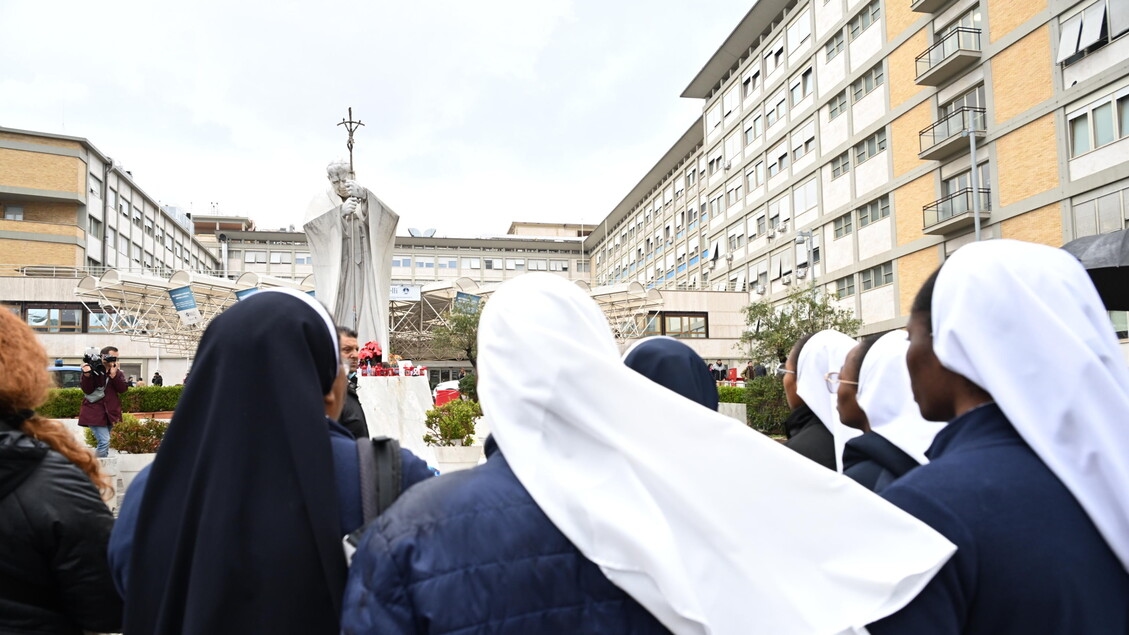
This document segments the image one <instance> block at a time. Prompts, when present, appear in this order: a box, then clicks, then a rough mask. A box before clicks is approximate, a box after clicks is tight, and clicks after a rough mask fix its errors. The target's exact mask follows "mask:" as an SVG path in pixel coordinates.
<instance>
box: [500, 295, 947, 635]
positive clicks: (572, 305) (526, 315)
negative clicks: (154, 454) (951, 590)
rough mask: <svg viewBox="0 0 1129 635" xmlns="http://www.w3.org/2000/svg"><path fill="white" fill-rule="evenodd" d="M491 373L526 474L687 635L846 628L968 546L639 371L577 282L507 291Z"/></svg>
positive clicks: (571, 532) (911, 591)
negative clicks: (956, 544)
mask: <svg viewBox="0 0 1129 635" xmlns="http://www.w3.org/2000/svg"><path fill="white" fill-rule="evenodd" d="M478 369H479V372H480V375H479V394H480V395H481V396H482V404H483V409H484V411H485V413H486V414H487V416H489V417H490V418H491V421H492V424H493V430H494V436H495V439H496V440H497V443H498V446H499V447H500V448H501V450H502V452H503V453H504V454H505V456H506V459H507V461H508V462H509V464H510V466H511V467H512V469H513V471H514V474H515V475H516V476H517V478H518V480H520V481H521V483H522V485H523V486H525V488H526V489H527V490H528V491H529V493H530V495H531V496H532V497H533V499H534V500H535V501H536V502H537V504H538V506H540V507H541V509H542V510H544V512H545V514H546V515H548V517H549V518H550V519H551V520H552V521H553V524H554V525H556V527H557V528H558V529H559V530H560V531H561V532H562V533H564V535H565V536H567V537H568V539H569V540H571V541H572V542H573V544H575V545H576V546H577V547H578V548H579V549H580V551H581V552H582V553H583V554H584V555H585V556H586V557H588V558H589V559H591V560H592V561H593V562H595V563H596V564H597V565H599V566H600V568H601V570H602V571H603V572H604V574H605V575H607V576H608V578H609V579H610V580H611V581H612V582H613V583H614V584H615V585H617V586H619V587H620V588H622V589H624V590H625V591H626V592H627V593H629V594H630V595H631V596H632V597H634V598H635V599H636V600H637V601H639V603H640V604H642V605H643V606H644V607H645V608H646V609H647V610H648V611H650V612H651V613H652V614H653V615H654V616H655V617H656V618H657V619H658V620H659V621H660V622H662V623H663V624H664V625H665V626H666V627H667V628H670V629H671V630H672V631H674V632H675V633H679V634H683V633H694V634H704V633H712V634H715V635H718V634H721V635H725V634H741V635H744V634H746V633H773V634H775V635H789V634H792V633H796V634H799V633H803V634H804V635H813V634H815V635H818V634H832V633H840V632H845V631H847V630H848V629H851V628H854V627H859V626H863V625H865V624H868V623H870V622H872V621H874V620H876V619H879V618H881V617H882V616H885V615H889V614H890V613H893V612H894V611H896V610H898V609H899V608H900V607H902V606H904V605H905V604H906V603H908V602H909V600H911V599H912V598H913V597H914V596H915V595H916V594H917V593H918V592H919V591H920V590H921V588H922V587H923V586H924V585H925V584H926V583H927V582H928V581H929V579H930V578H932V577H933V574H934V573H935V572H936V571H937V569H939V568H940V567H941V565H943V564H944V562H945V561H946V560H947V559H948V557H949V556H950V555H951V554H952V551H953V546H952V545H951V543H949V542H948V541H947V540H945V539H944V538H943V537H942V536H941V535H939V534H937V533H936V532H934V531H933V530H932V529H929V528H928V527H927V526H925V525H924V524H923V523H921V522H919V521H917V520H916V519H914V518H913V517H911V516H909V515H908V514H905V513H903V512H902V511H900V510H898V509H897V508H895V507H894V506H893V505H890V504H888V503H887V502H886V501H883V500H882V499H880V498H878V497H876V496H874V495H873V494H871V493H870V492H867V491H866V490H864V489H863V488H862V487H859V486H858V485H857V484H855V483H854V482H853V481H851V480H850V479H847V478H844V477H842V476H840V475H838V474H833V473H831V472H829V471H828V470H827V469H825V468H823V467H821V466H819V465H817V464H815V463H813V462H811V461H810V460H808V459H806V458H804V457H802V456H800V455H798V454H796V453H795V452H792V451H791V450H788V449H787V448H784V447H782V446H781V445H780V444H779V443H777V442H775V441H773V440H771V439H769V438H768V437H765V436H763V435H761V434H759V433H757V432H754V431H753V430H751V429H750V428H749V427H747V426H744V425H741V424H740V423H739V422H737V421H735V420H733V419H731V418H729V417H726V416H724V415H721V414H718V413H717V412H714V411H712V410H709V409H708V408H705V407H702V406H700V405H699V404H697V403H694V402H692V401H690V400H688V399H685V398H683V397H680V396H679V395H677V394H675V393H674V392H672V391H670V390H667V389H666V388H664V387H662V386H660V385H658V384H656V383H654V382H652V381H651V380H650V379H647V378H646V377H644V376H642V375H640V374H638V373H636V372H635V371H633V370H631V369H630V368H628V367H627V366H625V365H624V364H623V363H622V362H621V361H620V357H619V354H618V353H617V349H616V344H615V341H614V339H613V338H612V334H611V331H610V329H609V327H608V323H607V320H606V318H605V317H604V315H603V313H601V311H600V309H599V307H598V306H597V305H596V303H595V302H593V301H592V299H591V298H589V297H588V296H587V295H586V294H585V293H584V292H583V291H581V290H580V289H579V288H578V287H576V286H575V285H573V284H570V283H569V282H568V281H566V280H564V279H562V278H559V277H556V276H553V275H551V274H538V273H530V274H526V275H523V276H519V277H517V278H514V279H513V280H510V281H508V282H506V283H505V284H503V285H502V286H501V287H500V288H499V289H498V291H497V292H496V293H495V294H494V296H493V297H492V298H491V300H490V302H489V303H488V304H487V305H486V308H485V310H484V311H483V315H482V321H481V323H480V326H479V364H478ZM824 392H826V389H825V390H824Z"/></svg>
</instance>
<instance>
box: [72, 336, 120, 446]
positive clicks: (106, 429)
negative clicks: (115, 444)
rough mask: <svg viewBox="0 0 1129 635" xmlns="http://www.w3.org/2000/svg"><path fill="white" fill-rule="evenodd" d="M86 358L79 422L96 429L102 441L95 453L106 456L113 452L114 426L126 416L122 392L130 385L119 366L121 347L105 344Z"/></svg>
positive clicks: (95, 431) (94, 430)
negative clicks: (123, 411) (105, 345)
mask: <svg viewBox="0 0 1129 635" xmlns="http://www.w3.org/2000/svg"><path fill="white" fill-rule="evenodd" d="M91 351H93V349H91ZM82 361H83V364H82V380H81V387H82V393H83V399H82V407H81V408H79V412H78V425H80V426H85V427H88V428H90V431H91V432H93V433H94V438H95V439H96V440H97V441H98V448H97V450H96V452H95V453H96V455H97V456H98V458H104V457H106V456H109V454H110V428H112V427H113V425H114V424H115V423H117V422H119V421H121V420H122V402H121V399H120V398H119V397H118V395H120V394H121V393H123V392H125V391H126V390H129V387H128V386H127V385H126V382H125V375H123V374H122V372H121V370H120V369H119V368H118V349H116V348H114V347H113V346H107V347H105V348H103V349H102V352H101V353H100V354H98V355H94V354H93V352H90V353H87V354H86V356H84V357H83V358H82Z"/></svg>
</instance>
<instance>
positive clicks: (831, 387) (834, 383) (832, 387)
mask: <svg viewBox="0 0 1129 635" xmlns="http://www.w3.org/2000/svg"><path fill="white" fill-rule="evenodd" d="M823 381H824V383H826V384H827V392H830V393H837V392H839V384H850V385H852V386H857V385H859V383H858V382H857V381H851V380H849V379H839V373H827V374H826V375H824V376H823Z"/></svg>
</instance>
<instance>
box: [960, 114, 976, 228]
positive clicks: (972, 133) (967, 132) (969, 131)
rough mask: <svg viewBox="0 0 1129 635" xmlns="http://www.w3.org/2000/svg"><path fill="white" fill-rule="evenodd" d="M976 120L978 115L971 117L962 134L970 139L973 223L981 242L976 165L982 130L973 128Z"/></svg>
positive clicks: (971, 115)
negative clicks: (978, 136) (977, 142)
mask: <svg viewBox="0 0 1129 635" xmlns="http://www.w3.org/2000/svg"><path fill="white" fill-rule="evenodd" d="M966 112H967V111H966ZM975 118H976V113H972V114H970V115H969V117H968V121H967V123H968V125H967V126H965V128H964V130H963V131H961V134H962V135H964V136H966V137H968V148H969V151H970V152H971V153H972V172H971V173H970V175H969V184H970V185H971V186H972V223H973V227H975V240H976V242H980V174H979V169H978V168H979V166H978V165H976V133H977V132H980V128H979V127H973V121H974V120H975Z"/></svg>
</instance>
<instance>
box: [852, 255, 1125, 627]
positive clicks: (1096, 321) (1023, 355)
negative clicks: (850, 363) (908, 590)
mask: <svg viewBox="0 0 1129 635" xmlns="http://www.w3.org/2000/svg"><path fill="white" fill-rule="evenodd" d="M909 334H910V343H909V349H908V351H907V353H906V363H907V365H908V368H909V373H910V380H911V385H912V389H913V394H914V398H915V400H916V401H917V403H918V405H919V407H920V410H921V414H922V415H923V416H924V417H925V418H926V419H929V420H948V421H949V423H948V425H947V426H945V427H944V428H943V429H942V430H941V431H940V432H939V433H938V434H937V436H936V438H935V439H934V440H933V443H932V445H931V446H930V447H929V450H928V451H927V453H926V454H927V456H928V458H929V460H930V462H929V463H928V464H927V465H923V466H921V467H919V468H917V469H915V470H913V471H912V472H910V473H909V474H907V475H905V476H904V477H902V478H901V479H899V480H898V481H896V482H895V483H894V484H893V485H891V486H890V487H888V488H887V489H886V490H885V491H883V493H882V496H883V497H884V498H886V499H887V500H889V501H891V502H893V503H894V504H896V505H898V506H899V507H901V508H902V509H905V510H906V511H909V512H910V513H912V514H913V515H915V516H917V517H918V518H921V519H922V520H924V521H925V522H927V523H929V524H930V525H931V526H933V527H934V528H936V529H937V530H939V531H940V532H941V533H943V534H945V535H946V536H947V537H948V538H949V539H950V540H952V541H953V542H954V543H956V544H957V547H958V550H957V553H956V555H955V556H954V557H953V558H952V560H951V561H949V563H948V564H946V565H945V567H944V568H943V569H942V570H941V573H940V574H938V575H937V577H936V578H934V579H933V581H932V582H930V583H929V585H928V586H927V587H926V589H925V590H924V591H923V592H922V593H921V595H919V596H918V597H917V598H916V599H914V601H913V602H912V603H911V604H910V605H909V606H907V607H906V608H905V609H903V610H901V611H900V612H898V613H896V614H895V615H893V616H891V617H889V618H887V619H884V620H882V621H880V622H878V623H876V624H872V625H871V626H870V632H871V633H872V634H874V635H885V634H887V633H890V634H893V633H914V634H920V633H926V634H928V633H985V634H987V633H992V634H993V635H1009V634H1012V633H1014V634H1016V635H1019V634H1021V633H1022V634H1029V633H1040V635H1060V634H1061V635H1066V634H1068V633H1129V608H1127V604H1126V602H1127V600H1129V487H1127V484H1129V434H1127V432H1129V428H1127V425H1126V421H1127V415H1129V370H1127V369H1126V365H1125V360H1124V358H1123V357H1122V356H1121V353H1120V351H1119V350H1118V348H1117V346H1118V345H1117V341H1116V339H1115V338H1114V334H1113V329H1112V326H1111V324H1110V321H1109V318H1108V316H1107V314H1106V312H1105V309H1104V307H1103V306H1102V303H1101V300H1100V299H1099V297H1098V294H1097V292H1096V291H1095V290H1094V287H1093V285H1092V283H1091V282H1090V279H1089V276H1087V274H1086V272H1085V270H1083V268H1082V266H1081V265H1080V264H1079V263H1078V261H1077V260H1075V258H1074V257H1073V256H1071V255H1070V254H1068V253H1066V252H1065V251H1062V250H1060V249H1055V248H1052V247H1046V246H1043V245H1035V244H1031V243H1023V242H1018V241H1012V240H993V241H989V242H984V243H973V244H970V245H967V246H965V247H962V248H961V249H959V250H957V251H956V253H954V254H953V256H952V257H951V258H950V259H949V260H948V261H947V262H946V263H945V264H944V266H942V267H941V269H940V270H939V271H938V272H937V273H935V274H933V277H931V278H930V279H929V280H928V281H927V282H926V283H925V285H924V286H923V287H922V289H921V291H920V292H919V293H918V296H917V298H916V299H915V301H914V303H913V307H912V312H911V316H910V322H909Z"/></svg>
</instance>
